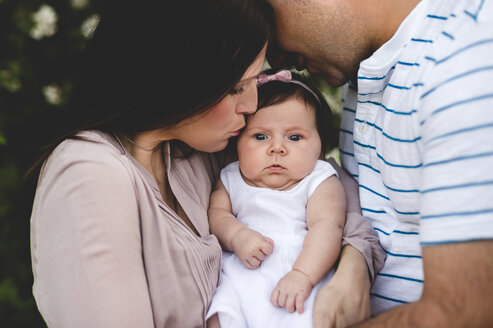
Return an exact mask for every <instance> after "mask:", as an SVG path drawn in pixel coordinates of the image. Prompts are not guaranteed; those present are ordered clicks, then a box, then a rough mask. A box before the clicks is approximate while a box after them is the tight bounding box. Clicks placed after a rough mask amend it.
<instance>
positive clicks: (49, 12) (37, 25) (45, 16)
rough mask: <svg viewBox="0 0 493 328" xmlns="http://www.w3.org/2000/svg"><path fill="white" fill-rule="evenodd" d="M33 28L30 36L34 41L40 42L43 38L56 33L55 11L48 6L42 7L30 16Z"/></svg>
mask: <svg viewBox="0 0 493 328" xmlns="http://www.w3.org/2000/svg"><path fill="white" fill-rule="evenodd" d="M32 18H33V21H34V27H33V29H32V30H31V36H32V37H33V38H34V39H36V40H41V39H42V38H43V37H45V36H52V35H53V34H55V32H56V22H57V14H56V12H55V10H54V9H53V8H52V7H50V6H48V5H42V6H41V7H40V8H39V10H38V11H37V12H35V13H34V14H33V16H32Z"/></svg>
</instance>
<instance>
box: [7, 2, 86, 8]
mask: <svg viewBox="0 0 493 328" xmlns="http://www.w3.org/2000/svg"><path fill="white" fill-rule="evenodd" d="M0 1H1V0H0ZM88 3H89V0H70V4H71V5H72V7H74V8H75V9H83V8H85V7H86V6H87V4H88Z"/></svg>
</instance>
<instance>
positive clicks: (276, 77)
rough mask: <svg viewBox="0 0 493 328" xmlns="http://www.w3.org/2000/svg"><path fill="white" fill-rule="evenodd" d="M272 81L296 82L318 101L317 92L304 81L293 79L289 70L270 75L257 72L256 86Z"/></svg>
mask: <svg viewBox="0 0 493 328" xmlns="http://www.w3.org/2000/svg"><path fill="white" fill-rule="evenodd" d="M272 81H279V82H285V83H294V84H298V85H299V86H301V87H303V88H304V89H306V90H307V91H309V92H310V93H311V94H312V95H313V96H314V97H315V99H317V101H318V103H320V99H319V98H318V96H317V94H316V93H315V92H314V91H313V90H312V89H310V87H309V86H307V85H306V84H305V83H303V82H301V81H298V80H293V78H292V75H291V71H289V70H287V69H284V70H282V71H279V72H277V73H274V74H271V75H267V74H259V76H257V87H259V86H261V85H263V84H265V83H268V82H272Z"/></svg>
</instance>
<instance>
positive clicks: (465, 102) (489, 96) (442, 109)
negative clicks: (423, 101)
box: [419, 93, 493, 125]
mask: <svg viewBox="0 0 493 328" xmlns="http://www.w3.org/2000/svg"><path fill="white" fill-rule="evenodd" d="M488 98H493V93H488V94H485V95H481V96H477V97H472V98H469V99H464V100H460V101H456V102H454V103H451V104H448V105H446V106H443V107H440V108H438V109H435V110H434V111H432V112H431V114H430V115H428V118H429V117H430V116H433V115H436V114H438V113H440V112H443V111H444V110H447V109H450V108H453V107H456V106H460V105H464V104H468V103H471V102H475V101H481V100H484V99H488ZM428 118H425V119H424V120H422V121H421V122H420V123H419V124H420V125H423V124H425V123H426V120H427V119H428Z"/></svg>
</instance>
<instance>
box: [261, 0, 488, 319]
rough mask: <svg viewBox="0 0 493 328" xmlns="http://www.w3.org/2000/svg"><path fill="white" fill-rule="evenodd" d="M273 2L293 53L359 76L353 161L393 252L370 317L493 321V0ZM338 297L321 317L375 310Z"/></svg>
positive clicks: (367, 210) (369, 213)
mask: <svg viewBox="0 0 493 328" xmlns="http://www.w3.org/2000/svg"><path fill="white" fill-rule="evenodd" d="M268 2H269V3H270V4H271V5H272V7H273V8H274V11H275V14H276V17H275V19H276V39H277V43H278V44H279V46H280V47H281V48H282V49H283V51H284V52H285V53H288V56H284V58H288V57H291V58H294V59H295V65H296V66H297V67H298V68H301V67H306V68H307V69H308V70H309V71H310V72H311V73H321V74H323V75H324V76H325V78H326V80H327V81H328V83H329V84H331V85H333V86H341V85H344V84H345V83H346V82H348V81H349V82H350V84H349V87H347V86H346V87H345V89H344V94H343V101H344V102H343V104H344V108H343V115H342V116H343V117H342V124H341V125H342V126H341V146H340V153H341V161H342V164H343V166H344V167H345V168H346V170H347V171H348V172H349V173H350V174H352V175H353V177H354V178H355V179H356V180H358V184H359V190H360V198H361V208H362V212H363V214H364V215H365V216H366V217H368V219H369V220H370V221H371V223H372V224H373V226H374V229H375V230H376V231H377V232H378V234H379V238H380V241H381V244H382V246H383V247H384V249H385V250H386V252H387V259H386V263H385V266H384V268H383V270H382V271H381V272H380V273H379V274H378V275H377V276H376V278H375V280H374V282H373V286H372V288H371V292H370V295H371V297H370V298H371V311H372V315H373V316H374V317H373V318H372V319H370V320H368V321H366V322H363V323H361V324H359V325H358V327H373V326H378V327H384V326H385V327H386V326H388V327H407V326H417V327H492V326H493V311H492V309H493V297H492V296H491V295H493V255H492V254H493V240H492V239H493V0H423V1H421V2H420V1H417V0H268ZM293 54H294V55H296V56H295V57H293V56H292V55H293ZM281 57H283V56H281ZM281 57H277V59H282V58H281ZM272 58H273V57H272V56H271V59H272ZM271 64H274V66H275V65H276V64H277V63H276V60H273V61H272V62H271ZM330 297H334V293H333V292H332V293H331V292H326V293H322V292H321V293H320V294H319V297H318V299H317V305H318V307H316V313H315V317H314V322H315V325H316V326H320V327H322V326H328V325H329V324H330V325H336V324H337V325H344V324H347V323H352V322H355V321H357V320H360V319H362V317H361V315H360V314H356V315H354V317H353V318H351V317H350V316H351V315H352V314H351V313H350V311H349V312H347V311H346V313H345V314H344V313H342V312H343V311H339V312H337V311H338V310H334V309H331V299H330ZM317 309H318V310H317ZM348 316H349V318H348ZM358 316H359V317H358ZM341 318H342V319H341Z"/></svg>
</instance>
